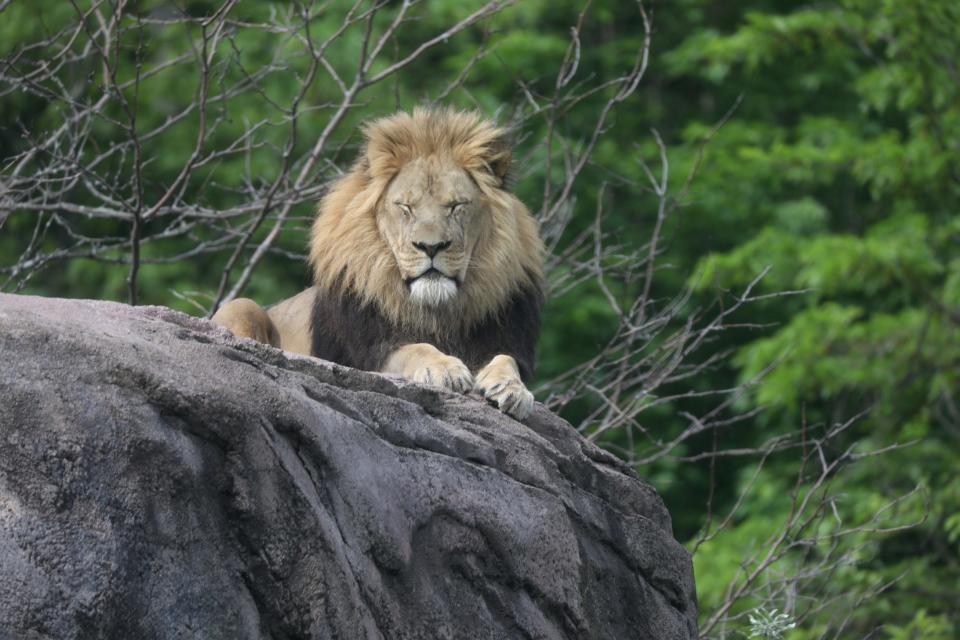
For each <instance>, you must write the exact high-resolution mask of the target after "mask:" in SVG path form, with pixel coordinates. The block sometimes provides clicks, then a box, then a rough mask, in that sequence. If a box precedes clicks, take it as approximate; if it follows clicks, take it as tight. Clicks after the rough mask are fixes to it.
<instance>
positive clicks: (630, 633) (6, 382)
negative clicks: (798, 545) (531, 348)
mask: <svg viewBox="0 0 960 640" xmlns="http://www.w3.org/2000/svg"><path fill="white" fill-rule="evenodd" d="M0 358H2V362H0V638H16V639H21V638H22V639H31V638H56V639H57V640H63V639H68V638H138V639H139V638H229V639H231V640H234V639H241V638H274V639H281V638H342V639H347V640H352V639H358V640H362V639H367V638H411V639H413V638H424V639H431V640H432V639H437V638H452V639H469V638H498V639H499V638H611V639H618V640H619V639H626V638H650V639H655V640H670V639H674V638H677V639H679V638H684V639H685V638H694V637H696V602H695V595H694V586H693V576H692V569H691V562H690V558H689V556H688V554H687V553H686V552H685V550H684V549H683V548H682V547H681V546H680V545H679V544H677V542H676V541H675V540H674V539H673V536H672V534H671V528H670V518H669V516H668V514H667V511H666V509H665V508H664V506H663V503H662V502H661V500H660V498H659V497H658V496H657V494H656V493H655V492H654V490H653V489H652V488H651V487H650V486H649V485H648V484H647V483H645V482H643V481H642V480H639V479H638V478H636V477H635V476H634V474H633V473H632V472H631V471H630V470H629V469H628V468H626V467H625V466H624V465H623V464H621V463H620V462H619V461H618V460H616V459H615V458H614V457H612V456H610V455H608V454H606V453H604V452H603V451H601V450H599V449H597V448H596V447H594V446H593V445H591V444H590V443H588V442H586V441H585V440H583V439H582V438H581V437H580V436H579V435H578V434H577V433H576V431H575V430H574V429H572V428H571V427H570V426H569V425H568V424H566V423H565V422H563V421H562V420H560V419H558V418H557V417H555V416H553V415H551V414H550V413H549V412H548V411H546V410H545V409H543V408H542V407H538V408H537V410H536V411H535V413H534V415H532V416H531V417H530V418H529V419H528V420H527V421H526V424H520V423H518V422H515V421H514V420H512V419H510V418H508V417H506V416H504V415H503V414H501V413H500V412H498V411H497V410H495V409H493V408H491V407H488V406H486V405H485V404H484V403H482V402H481V401H479V400H477V399H475V398H471V397H466V396H457V395H452V394H447V393H442V392H439V391H434V390H431V389H428V388H424V387H420V386H417V385H413V384H408V383H405V382H403V381H400V380H398V379H394V378H388V377H385V376H380V375H376V374H371V373H365V372H361V371H355V370H352V369H347V368H344V367H340V366H336V365H332V364H330V363H327V362H323V361H320V360H316V359H313V358H305V357H299V356H294V355H292V354H288V353H284V352H282V351H278V350H276V349H272V348H269V347H265V346H262V345H258V344H254V343H252V342H249V341H245V340H238V339H236V338H234V337H232V336H229V335H227V334H226V333H225V332H224V331H222V330H220V329H218V328H216V327H214V326H213V325H211V324H210V323H208V322H206V321H203V320H198V319H196V318H191V317H189V316H186V315H183V314H180V313H176V312H173V311H170V310H168V309H163V308H156V307H139V308H131V307H128V306H125V305H121V304H114V303H106V302H93V301H80V300H55V299H42V298H35V297H27V296H11V295H2V294H0Z"/></svg>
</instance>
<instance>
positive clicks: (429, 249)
mask: <svg viewBox="0 0 960 640" xmlns="http://www.w3.org/2000/svg"><path fill="white" fill-rule="evenodd" d="M413 246H415V247H416V248H417V249H420V251H423V252H424V253H425V254H427V255H428V256H430V257H431V258H432V257H434V256H435V255H437V254H438V253H440V252H441V251H443V250H444V249H446V248H447V247H449V246H450V241H449V240H448V241H446V242H438V243H436V244H427V243H425V242H414V243H413Z"/></svg>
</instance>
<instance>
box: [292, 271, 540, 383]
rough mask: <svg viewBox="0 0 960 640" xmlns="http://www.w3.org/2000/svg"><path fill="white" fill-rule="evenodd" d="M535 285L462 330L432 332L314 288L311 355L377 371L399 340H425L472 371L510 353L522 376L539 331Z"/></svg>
mask: <svg viewBox="0 0 960 640" xmlns="http://www.w3.org/2000/svg"><path fill="white" fill-rule="evenodd" d="M542 305H543V292H542V290H541V289H540V288H539V287H536V288H529V287H528V288H526V289H522V290H520V291H518V292H517V293H515V294H514V295H513V296H512V297H511V298H509V300H508V301H507V303H506V304H505V305H504V306H503V308H502V309H500V310H499V312H496V313H491V314H490V315H489V316H487V317H486V318H484V319H483V320H482V321H480V322H479V323H477V324H476V325H475V326H473V327H472V328H470V329H469V330H466V331H464V332H462V333H456V334H443V335H440V334H436V333H433V332H429V331H426V330H411V329H403V328H399V327H397V326H395V325H393V324H391V323H390V322H389V321H388V320H387V318H386V317H385V316H384V315H383V314H382V313H381V312H380V311H379V309H377V306H376V305H375V304H372V303H368V304H363V303H362V302H361V301H360V300H359V299H358V298H357V297H356V295H354V294H353V293H351V292H349V291H346V290H343V289H339V290H335V291H332V292H326V291H324V290H323V289H319V288H318V289H317V296H316V299H315V300H314V303H313V310H312V313H311V318H310V332H311V338H312V355H314V356H316V357H318V358H323V359H325V360H330V361H332V362H336V363H338V364H342V365H346V366H349V367H355V368H357V369H364V370H367V371H379V370H380V369H381V368H382V367H383V365H384V362H385V361H386V359H387V357H388V356H389V355H390V354H391V353H392V352H393V351H394V350H396V349H397V348H398V347H401V346H403V345H405V344H413V343H418V342H427V343H430V344H432V345H433V346H435V347H437V348H438V349H439V350H441V351H443V352H444V353H446V354H447V355H451V356H455V357H457V358H460V359H461V360H463V362H464V363H465V364H466V365H467V366H468V367H469V368H470V370H471V371H476V370H478V369H479V368H481V367H482V366H484V365H485V364H487V363H488V362H489V361H490V359H491V358H493V356H495V355H499V354H506V355H510V356H513V357H514V359H516V361H517V366H518V367H519V368H520V375H521V377H522V378H523V379H524V380H529V379H530V378H531V377H532V376H533V370H534V359H535V353H536V343H537V338H538V337H539V335H540V308H541V306H542Z"/></svg>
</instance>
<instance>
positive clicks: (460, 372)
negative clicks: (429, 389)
mask: <svg viewBox="0 0 960 640" xmlns="http://www.w3.org/2000/svg"><path fill="white" fill-rule="evenodd" d="M365 133H366V136H367V146H366V152H365V154H364V155H363V156H362V157H361V158H360V159H359V160H358V161H357V162H356V163H355V165H354V166H353V167H352V168H351V170H350V171H349V172H348V173H347V174H346V175H345V176H344V177H343V178H341V179H340V180H339V181H338V182H336V183H335V184H334V185H333V186H332V188H331V189H330V191H329V192H328V194H327V195H326V196H325V197H324V199H323V201H322V202H321V204H320V212H319V215H318V217H317V219H316V222H315V223H314V226H313V231H312V234H311V243H310V262H311V264H312V267H313V272H314V282H315V285H314V287H312V288H310V289H307V290H306V291H304V292H302V293H301V294H298V295H297V296H294V297H293V298H290V299H289V300H285V301H283V302H281V303H279V304H277V305H275V306H274V307H271V308H270V309H268V310H267V311H266V313H265V314H264V313H263V312H262V310H261V314H260V315H257V314H256V313H255V312H254V313H251V310H250V308H249V304H253V303H251V302H250V301H234V302H231V303H230V304H228V305H226V306H225V307H224V308H223V309H222V310H221V311H220V312H218V313H217V315H216V316H215V317H214V320H215V321H217V322H219V323H220V324H222V325H224V326H226V327H228V328H230V329H231V330H233V331H234V332H235V333H238V335H247V336H248V337H257V338H258V339H262V336H265V335H267V336H270V335H272V336H273V339H268V340H264V341H267V342H271V344H274V345H275V346H279V347H282V348H284V349H287V350H290V351H295V352H299V353H310V354H311V355H314V356H317V357H321V358H324V359H327V360H332V361H334V362H338V363H340V364H344V365H348V366H352V367H357V368H361V369H367V370H372V371H384V372H388V373H399V374H401V375H405V376H407V377H410V378H412V379H414V380H417V381H420V382H427V383H432V384H436V385H439V386H443V387H447V388H450V389H453V390H456V391H465V390H467V389H468V388H471V387H473V385H474V380H473V372H477V376H476V379H477V382H478V383H479V382H480V381H481V380H485V381H486V384H485V388H483V389H481V390H482V391H484V393H485V395H486V396H487V397H488V399H491V400H493V401H495V402H497V404H499V405H500V407H501V408H502V409H504V410H505V411H508V412H509V413H511V414H514V415H517V416H519V417H522V416H523V415H526V413H528V412H529V410H530V408H531V407H532V396H530V394H529V392H528V391H527V390H526V388H525V387H523V385H522V383H521V382H520V378H521V377H522V378H524V379H526V378H528V377H529V376H530V375H531V374H532V371H533V364H534V348H535V344H536V339H537V336H538V333H539V328H540V306H541V303H542V297H543V294H542V271H541V270H542V266H541V265H542V252H543V247H542V243H541V241H540V239H539V236H538V233H537V226H536V222H535V221H534V219H533V217H532V216H531V215H530V213H529V212H528V211H527V209H526V207H524V205H523V204H522V203H521V202H520V201H519V200H518V199H517V198H516V197H515V196H514V195H513V194H512V193H510V192H509V191H508V190H507V189H506V188H505V185H504V173H505V171H506V168H507V166H508V165H509V149H508V148H507V147H506V145H505V143H504V136H503V132H502V131H501V130H499V129H497V128H496V127H494V126H493V125H492V124H490V123H489V122H486V121H484V120H482V119H481V118H479V117H478V116H476V115H474V114H467V113H458V112H453V111H449V110H443V111H434V110H416V111H414V113H413V114H412V115H411V114H405V113H401V114H397V115H395V116H392V117H390V118H385V119H382V120H379V121H376V122H374V123H373V124H371V125H369V126H368V127H367V128H366V131H365ZM237 303H241V305H238V304H237ZM231 305H234V306H235V307H236V308H235V309H234V307H232V306H231ZM264 318H266V319H264ZM257 322H259V323H260V324H263V323H268V324H270V325H271V326H269V327H261V328H260V329H259V330H258V331H257V332H255V334H254V333H251V332H249V331H244V330H242V328H241V325H242V326H249V325H251V323H253V324H256V323H257ZM238 328H240V329H241V330H238ZM478 388H479V384H478Z"/></svg>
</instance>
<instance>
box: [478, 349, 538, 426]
mask: <svg viewBox="0 0 960 640" xmlns="http://www.w3.org/2000/svg"><path fill="white" fill-rule="evenodd" d="M498 358H503V356H497V358H494V359H493V360H492V361H491V362H490V364H488V365H487V366H486V367H484V368H483V370H481V371H480V373H479V374H477V382H476V384H475V385H474V389H476V390H477V391H478V392H480V393H482V394H483V397H484V398H486V399H487V400H488V401H489V402H492V403H493V404H495V405H496V406H497V407H498V408H499V409H500V410H501V411H503V412H504V413H506V414H508V415H510V416H512V417H514V418H516V419H517V420H523V419H524V418H526V417H527V416H528V415H530V412H531V411H533V394H532V393H530V391H528V390H527V388H526V387H525V386H524V384H523V382H522V381H521V380H520V376H519V375H518V374H517V373H516V368H515V365H513V362H512V360H513V359H512V358H511V359H510V361H509V363H508V362H505V361H503V360H499V361H498Z"/></svg>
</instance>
